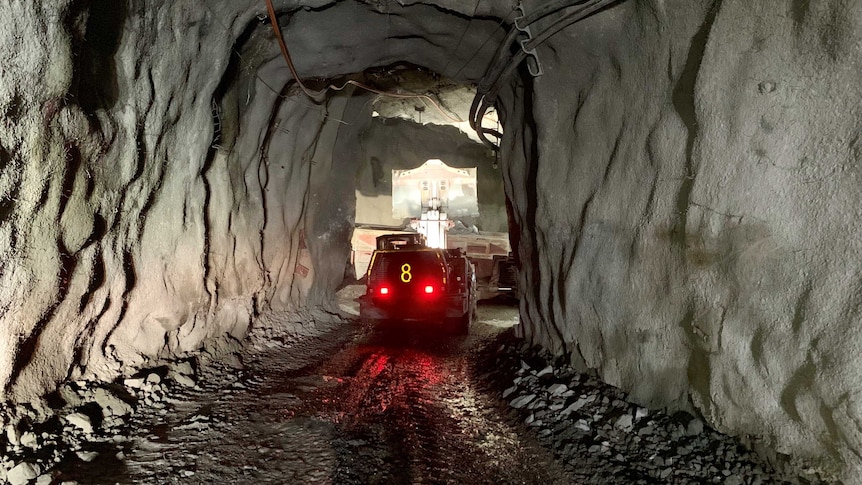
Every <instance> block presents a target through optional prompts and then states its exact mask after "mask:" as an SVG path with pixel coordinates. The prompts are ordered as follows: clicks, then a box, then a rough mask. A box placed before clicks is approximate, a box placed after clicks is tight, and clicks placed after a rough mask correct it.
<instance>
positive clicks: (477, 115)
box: [470, 0, 623, 150]
mask: <svg viewBox="0 0 862 485" xmlns="http://www.w3.org/2000/svg"><path fill="white" fill-rule="evenodd" d="M621 1H623V0H563V1H553V2H549V3H547V4H545V5H543V6H541V7H539V8H538V9H536V10H534V11H533V12H531V13H529V14H524V16H522V17H519V18H518V19H516V20H515V22H513V25H512V28H511V29H510V30H509V33H508V34H507V35H506V38H505V39H504V40H503V42H502V43H501V44H500V45H499V46H498V48H497V52H496V53H495V54H494V57H493V58H492V61H491V63H490V64H488V68H487V69H486V70H485V75H484V76H482V80H481V81H480V82H479V85H478V86H477V88H476V97H475V98H473V104H472V106H471V107H470V127H471V128H473V130H475V131H476V134H477V135H478V136H479V139H480V140H482V142H483V143H485V144H486V145H488V146H489V147H491V148H493V149H494V150H497V149H498V144H497V143H494V142H492V141H491V140H489V139H488V138H487V136H486V135H490V136H493V137H495V138H496V139H497V140H500V139H502V137H503V134H502V133H500V131H498V130H496V129H492V128H485V127H483V126H482V119H483V118H484V117H485V113H486V112H487V111H488V109H490V108H491V107H492V106H493V105H494V103H495V102H496V100H497V96H498V95H499V94H500V91H501V90H502V88H503V86H504V85H505V83H506V81H507V80H508V79H509V77H510V76H511V75H512V73H514V72H515V70H516V69H517V68H518V66H519V65H520V64H521V62H522V61H524V59H526V58H527V56H530V55H534V54H533V53H534V52H535V49H536V47H537V46H539V45H540V44H542V43H543V42H545V41H547V40H548V39H549V38H550V37H551V36H553V35H554V34H556V33H558V32H560V31H561V30H563V29H565V28H566V27H569V26H570V25H573V24H575V23H577V22H580V21H581V20H584V19H586V18H588V17H590V16H592V15H595V14H596V13H599V12H601V11H604V10H605V9H607V8H609V7H611V6H613V5H615V4H617V3H620V2H621ZM564 9H572V10H569V11H568V12H566V13H565V14H564V15H563V16H561V17H559V18H558V19H556V20H554V21H553V23H551V25H549V26H547V27H545V29H544V30H542V31H541V32H540V33H539V34H538V35H536V36H531V38H529V39H527V40H525V41H524V42H522V43H521V45H520V46H519V47H520V48H519V49H518V50H517V52H515V53H514V54H513V53H512V52H511V51H512V49H511V45H512V43H513V42H515V41H516V39H517V37H518V35H519V34H520V33H521V32H524V31H526V29H528V28H529V27H530V26H531V25H532V24H533V23H535V22H536V21H538V20H541V19H543V18H545V17H547V16H549V15H551V14H553V13H557V12H559V11H560V10H564Z"/></svg>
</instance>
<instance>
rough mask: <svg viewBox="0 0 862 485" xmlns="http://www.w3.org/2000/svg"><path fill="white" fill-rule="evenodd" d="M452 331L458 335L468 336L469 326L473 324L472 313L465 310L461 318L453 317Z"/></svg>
mask: <svg viewBox="0 0 862 485" xmlns="http://www.w3.org/2000/svg"><path fill="white" fill-rule="evenodd" d="M453 320H454V324H455V325H454V330H455V333H456V334H458V335H469V334H470V325H472V323H473V312H472V311H470V310H467V312H466V313H464V315H463V316H460V317H455V318H454V319H453Z"/></svg>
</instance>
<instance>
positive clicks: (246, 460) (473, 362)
mask: <svg viewBox="0 0 862 485" xmlns="http://www.w3.org/2000/svg"><path fill="white" fill-rule="evenodd" d="M479 312H480V314H479V320H480V322H479V323H477V324H475V325H474V326H473V328H472V330H471V334H470V335H468V336H459V335H453V334H451V333H446V332H443V331H441V329H439V328H435V326H434V325H430V326H427V327H413V328H409V329H397V328H391V327H390V328H384V329H375V328H368V327H364V326H361V325H358V324H342V325H332V326H330V327H328V328H326V329H325V330H324V331H323V332H322V333H321V334H320V335H318V336H316V337H312V338H308V339H302V340H298V341H296V342H288V343H286V344H279V345H275V344H274V345H273V346H272V347H269V348H264V349H262V350H258V351H256V352H251V353H249V354H248V355H247V356H246V362H245V365H246V368H245V370H243V371H240V372H238V373H234V374H230V373H228V374H227V375H223V376H221V377H220V378H219V379H211V380H210V381H209V382H201V383H200V387H201V388H200V389H198V390H192V391H190V392H186V393H185V394H183V395H178V396H175V397H174V398H172V399H170V400H169V401H168V407H167V408H166V409H164V410H161V411H159V410H155V409H154V410H150V411H147V412H144V413H141V415H140V416H139V417H138V418H137V419H136V423H135V424H134V425H133V429H132V430H131V434H130V436H128V438H127V439H126V440H124V441H123V442H120V443H111V444H107V445H103V449H101V450H97V451H99V452H100V453H99V455H98V458H96V459H95V460H94V461H93V462H90V463H85V462H81V461H76V462H74V463H69V464H66V465H65V466H64V467H62V474H61V476H59V477H57V478H59V480H60V481H62V480H70V481H71V480H74V481H77V482H78V483H81V484H86V483H152V484H163V483H337V484H353V483H356V484H359V483H362V484H365V483H471V484H472V483H489V484H490V483H513V484H514V483H524V484H532V483H543V484H553V483H571V480H570V479H569V478H567V476H566V474H565V472H564V470H563V467H562V466H561V465H560V464H559V463H557V462H556V461H555V460H554V458H553V455H552V454H551V453H550V452H549V451H548V450H546V449H545V448H543V447H542V446H540V445H539V444H538V443H537V442H536V441H535V439H534V438H533V437H532V434H531V433H529V432H526V431H525V430H524V428H523V427H522V426H520V425H516V424H514V421H513V420H512V419H511V416H507V414H506V411H505V407H504V406H503V405H501V404H500V402H499V400H498V395H499V394H495V392H494V391H492V390H491V389H490V388H487V387H486V385H485V384H483V383H482V382H481V380H480V379H478V378H477V377H476V376H477V375H478V370H477V368H476V366H477V360H478V359H479V355H480V353H481V352H480V350H481V349H482V346H483V345H485V344H487V343H488V342H489V341H490V338H491V337H492V336H493V335H494V334H496V333H497V332H499V331H500V330H501V329H502V328H504V327H506V326H509V325H511V324H512V322H513V318H514V319H516V318H517V316H516V315H517V311H516V309H514V308H511V307H501V306H494V305H485V306H482V307H480V309H479Z"/></svg>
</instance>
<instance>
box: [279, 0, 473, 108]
mask: <svg viewBox="0 0 862 485" xmlns="http://www.w3.org/2000/svg"><path fill="white" fill-rule="evenodd" d="M266 8H267V12H268V14H269V21H270V24H271V25H272V30H273V33H274V34H275V38H276V41H277V42H278V46H279V49H280V50H281V54H282V56H283V57H284V60H285V61H286V62H287V67H288V69H290V74H291V75H292V76H293V79H294V80H295V81H296V84H297V85H298V86H299V88H300V89H301V90H302V92H303V93H304V94H305V95H306V96H307V97H308V98H309V99H311V100H312V101H314V102H315V103H320V102H321V101H322V100H321V97H322V96H323V95H324V94H326V92H327V91H329V90H333V91H341V90H343V89H345V88H346V87H347V86H348V85H352V86H356V87H358V88H360V89H363V90H365V91H369V92H372V93H376V94H379V95H381V96H387V97H392V98H403V99H419V100H421V101H422V102H423V103H426V102H430V103H431V105H432V106H434V108H436V109H437V111H439V112H440V114H441V115H443V116H444V117H445V118H447V119H449V120H450V121H452V122H455V123H463V122H464V120H462V119H460V118H455V117H453V116H451V115H450V114H448V113H446V112H445V111H444V110H443V108H442V107H441V106H440V105H439V104H438V103H437V102H436V101H435V100H434V99H433V98H432V97H431V96H428V95H427V94H404V93H392V92H388V91H382V90H380V89H375V88H372V87H371V86H368V85H365V84H363V83H360V82H359V81H354V80H352V79H349V80H347V81H345V83H344V84H343V85H342V86H340V87H339V86H335V85H333V84H330V85H329V86H327V87H325V88H323V89H322V90H321V91H319V92H317V93H313V92H312V91H311V90H309V89H308V88H307V87H306V86H305V84H303V82H302V80H301V79H300V77H299V73H297V71H296V66H295V65H294V63H293V58H292V57H291V56H290V50H289V49H288V48H287V43H285V41H284V36H283V35H282V32H281V26H280V25H279V23H278V17H277V15H276V12H275V7H274V6H273V3H272V0H266ZM456 116H457V115H456Z"/></svg>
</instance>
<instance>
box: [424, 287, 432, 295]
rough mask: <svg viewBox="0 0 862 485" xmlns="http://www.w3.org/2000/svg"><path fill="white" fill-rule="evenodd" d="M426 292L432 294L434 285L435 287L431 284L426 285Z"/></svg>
mask: <svg viewBox="0 0 862 485" xmlns="http://www.w3.org/2000/svg"><path fill="white" fill-rule="evenodd" d="M425 293H427V294H429V295H430V294H431V293H434V287H433V286H431V285H428V286H426V287H425Z"/></svg>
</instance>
